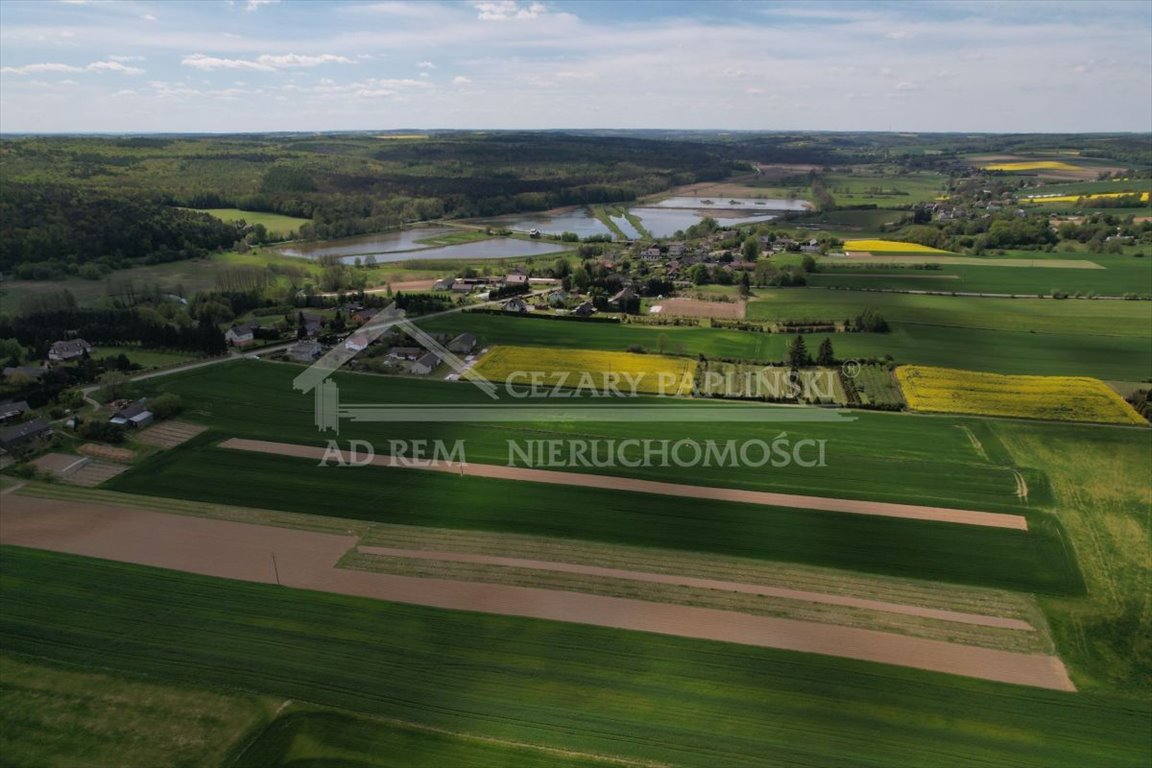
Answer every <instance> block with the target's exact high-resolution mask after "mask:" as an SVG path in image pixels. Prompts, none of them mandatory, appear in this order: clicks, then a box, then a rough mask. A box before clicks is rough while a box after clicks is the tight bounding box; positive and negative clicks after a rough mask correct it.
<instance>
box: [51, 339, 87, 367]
mask: <svg viewBox="0 0 1152 768" xmlns="http://www.w3.org/2000/svg"><path fill="white" fill-rule="evenodd" d="M91 351H92V345H91V344H89V343H88V342H86V341H84V339H68V340H67V341H57V342H54V343H53V344H52V347H51V349H49V350H48V359H49V360H50V361H52V362H53V363H65V362H67V361H69V360H75V359H76V358H79V357H83V356H84V355H85V354H86V353H88V352H91Z"/></svg>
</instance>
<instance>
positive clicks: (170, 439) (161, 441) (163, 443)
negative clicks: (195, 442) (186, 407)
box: [137, 421, 208, 448]
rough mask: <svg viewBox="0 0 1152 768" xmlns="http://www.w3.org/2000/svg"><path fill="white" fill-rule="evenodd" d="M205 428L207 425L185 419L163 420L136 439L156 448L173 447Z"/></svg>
mask: <svg viewBox="0 0 1152 768" xmlns="http://www.w3.org/2000/svg"><path fill="white" fill-rule="evenodd" d="M206 429H208V427H206V426H204V425H203V424H192V423H190V422H187V421H165V422H162V423H160V424H156V425H154V426H151V427H148V428H147V429H145V430H144V431H142V432H141V433H140V434H139V435H138V436H137V439H138V440H139V441H140V442H142V443H145V444H146V445H152V446H156V447H158V448H175V447H176V446H177V445H180V444H181V443H186V442H188V441H189V440H191V439H192V438H194V437H196V435H198V434H200V433H201V432H203V431H204V430H206Z"/></svg>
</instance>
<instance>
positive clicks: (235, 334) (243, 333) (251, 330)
mask: <svg viewBox="0 0 1152 768" xmlns="http://www.w3.org/2000/svg"><path fill="white" fill-rule="evenodd" d="M259 327H260V323H241V324H240V325H233V326H232V327H231V328H229V329H228V330H227V331H225V332H224V340H225V341H226V342H228V344H230V345H231V346H233V347H247V346H248V345H250V344H252V343H254V342H255V341H256V335H255V334H256V329H257V328H259Z"/></svg>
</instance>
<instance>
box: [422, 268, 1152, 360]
mask: <svg viewBox="0 0 1152 768" xmlns="http://www.w3.org/2000/svg"><path fill="white" fill-rule="evenodd" d="M790 290H793V289H790ZM800 295H802V296H803V295H805V294H803V293H801V294H800ZM828 295H829V296H837V295H839V294H835V293H833V292H831V291H829V292H828ZM848 295H849V296H852V297H855V296H857V295H860V294H856V293H852V294H848ZM989 301H990V300H989ZM1064 303H1067V302H1063V303H1062V304H1064ZM1115 303H1118V302H1110V303H1109V304H1110V305H1111V304H1115ZM753 306H754V305H753ZM1141 306H1143V307H1145V309H1146V308H1147V307H1148V306H1150V305H1141ZM1128 311H1132V310H1128ZM849 314H850V315H853V316H854V315H855V314H856V313H855V312H851V313H849ZM839 319H840V320H843V319H845V318H844V317H843V316H841V317H840V318H839ZM420 325H421V327H423V328H425V329H427V330H429V331H433V332H436V333H453V334H455V333H460V332H463V331H471V332H472V333H475V334H476V335H477V337H478V338H480V339H481V342H482V344H510V345H516V346H541V347H550V346H559V347H574V348H582V349H612V350H618V351H623V350H625V349H627V348H628V347H629V346H632V345H634V344H636V345H640V346H643V347H645V348H646V349H649V350H655V349H659V348H660V342H661V337H663V340H664V349H665V351H666V353H671V354H688V355H701V354H702V355H706V356H708V357H731V358H739V359H743V360H762V361H767V362H780V361H782V360H784V357H785V354H786V353H787V348H788V344H789V342H790V341H791V338H792V337H791V336H790V335H788V334H770V333H754V332H746V331H730V330H722V329H709V328H676V327H670V326H642V325H623V326H616V325H611V324H607V323H580V322H561V321H548V320H537V319H528V318H516V317H501V316H498V315H475V314H472V315H470V314H457V315H451V316H447V317H440V318H435V319H433V320H429V321H426V322H423V323H421V324H420ZM819 338H821V337H820V334H815V335H813V336H812V339H813V340H816V341H815V343H816V344H819V341H818V339H819ZM832 341H833V344H834V347H835V351H836V356H837V357H838V358H840V359H848V358H857V359H863V358H880V357H884V356H885V355H891V356H892V357H893V358H894V359H895V360H896V361H897V362H900V363H917V364H920V365H940V366H945V367H949V366H951V367H957V368H966V369H969V370H976V371H990V372H992V373H1005V374H1012V373H1015V374H1034V375H1040V376H1044V375H1052V376H1078V375H1079V376H1094V377H1097V378H1103V379H1123V380H1127V379H1131V380H1134V381H1139V380H1141V379H1145V378H1148V377H1149V376H1152V359H1150V358H1149V355H1148V340H1147V338H1146V337H1145V338H1142V337H1139V336H1135V335H1130V336H1112V335H1109V336H1100V337H1097V336H1090V335H1084V334H1080V333H1072V332H1051V333H1031V332H1030V331H1029V330H1016V331H1001V330H996V329H991V328H972V329H961V330H958V329H956V328H952V327H948V326H943V325H923V324H914V323H903V324H899V325H896V326H895V327H894V329H893V331H892V332H891V333H886V334H871V333H853V334H836V335H834V336H833V339H832Z"/></svg>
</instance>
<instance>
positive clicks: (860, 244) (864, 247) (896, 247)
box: [844, 240, 951, 253]
mask: <svg viewBox="0 0 1152 768" xmlns="http://www.w3.org/2000/svg"><path fill="white" fill-rule="evenodd" d="M844 250H846V251H870V252H875V253H951V251H942V250H940V249H939V248H930V247H928V246H927V245H920V244H919V243H903V242H900V241H899V240H845V241H844Z"/></svg>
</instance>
